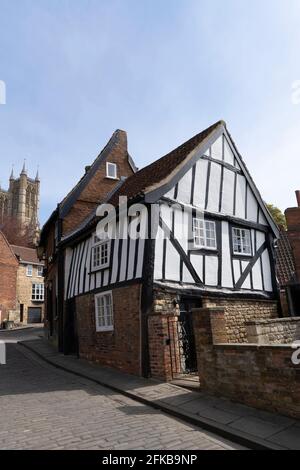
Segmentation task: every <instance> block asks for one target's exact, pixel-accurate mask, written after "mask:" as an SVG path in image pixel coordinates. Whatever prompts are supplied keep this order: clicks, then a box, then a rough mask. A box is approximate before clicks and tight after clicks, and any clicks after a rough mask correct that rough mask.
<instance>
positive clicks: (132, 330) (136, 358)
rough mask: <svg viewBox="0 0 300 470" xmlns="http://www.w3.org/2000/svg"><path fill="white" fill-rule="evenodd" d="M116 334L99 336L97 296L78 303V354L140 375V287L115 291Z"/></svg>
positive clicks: (85, 298)
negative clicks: (96, 318)
mask: <svg viewBox="0 0 300 470" xmlns="http://www.w3.org/2000/svg"><path fill="white" fill-rule="evenodd" d="M112 294H113V311H114V331H112V332H110V331H108V332H96V324H95V302H94V294H86V295H82V296H80V297H77V299H76V316H77V327H78V339H79V354H80V356H81V357H83V358H85V359H88V360H90V361H94V362H98V363H99V364H101V365H106V366H110V367H115V368H117V369H120V370H122V371H124V372H127V373H129V374H134V375H141V350H140V317H141V314H140V300H141V298H140V295H141V284H132V285H130V286H127V287H121V288H117V289H113V290H112Z"/></svg>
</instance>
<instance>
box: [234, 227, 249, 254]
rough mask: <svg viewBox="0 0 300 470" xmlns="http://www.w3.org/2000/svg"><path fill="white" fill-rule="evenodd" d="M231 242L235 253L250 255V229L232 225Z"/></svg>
mask: <svg viewBox="0 0 300 470" xmlns="http://www.w3.org/2000/svg"><path fill="white" fill-rule="evenodd" d="M232 243H233V253H234V254H235V255H246V256H251V255H252V248H251V235H250V230H248V229H245V228H236V227H233V229H232Z"/></svg>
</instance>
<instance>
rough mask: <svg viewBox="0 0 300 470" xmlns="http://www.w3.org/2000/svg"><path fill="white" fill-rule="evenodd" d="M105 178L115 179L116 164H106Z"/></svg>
mask: <svg viewBox="0 0 300 470" xmlns="http://www.w3.org/2000/svg"><path fill="white" fill-rule="evenodd" d="M106 177H107V178H112V179H114V180H115V179H117V165H116V163H111V162H106Z"/></svg>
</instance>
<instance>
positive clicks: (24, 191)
mask: <svg viewBox="0 0 300 470" xmlns="http://www.w3.org/2000/svg"><path fill="white" fill-rule="evenodd" d="M39 201H40V179H39V175H38V173H37V174H36V177H35V179H33V178H30V177H29V176H28V175H27V170H26V165H25V162H24V165H23V169H22V171H21V173H20V176H19V178H15V177H14V172H13V171H12V172H11V175H10V178H9V188H8V190H7V191H6V190H3V189H1V188H0V223H1V222H3V220H4V218H5V216H8V217H13V218H16V219H17V220H18V221H19V222H20V224H21V226H23V227H25V226H26V225H32V226H33V227H34V228H35V229H36V230H39V220H38V213H39Z"/></svg>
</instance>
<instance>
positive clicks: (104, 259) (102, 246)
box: [92, 235, 110, 271]
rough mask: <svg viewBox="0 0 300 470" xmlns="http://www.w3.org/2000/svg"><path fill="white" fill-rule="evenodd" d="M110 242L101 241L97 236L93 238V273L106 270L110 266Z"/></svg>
mask: <svg viewBox="0 0 300 470" xmlns="http://www.w3.org/2000/svg"><path fill="white" fill-rule="evenodd" d="M109 259H110V240H101V239H99V238H98V237H97V235H94V236H93V245H92V271H97V269H104V268H107V267H108V266H109Z"/></svg>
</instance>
